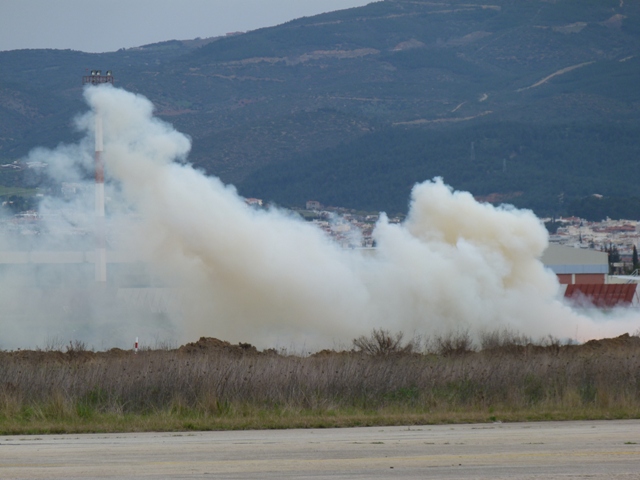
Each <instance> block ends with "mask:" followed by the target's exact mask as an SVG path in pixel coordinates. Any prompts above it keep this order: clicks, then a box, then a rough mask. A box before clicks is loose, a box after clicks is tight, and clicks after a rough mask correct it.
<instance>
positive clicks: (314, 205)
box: [307, 200, 322, 210]
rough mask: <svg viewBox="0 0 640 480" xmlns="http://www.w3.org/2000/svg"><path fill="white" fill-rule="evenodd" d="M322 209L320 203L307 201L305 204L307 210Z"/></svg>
mask: <svg viewBox="0 0 640 480" xmlns="http://www.w3.org/2000/svg"><path fill="white" fill-rule="evenodd" d="M321 208H322V205H321V204H320V202H317V201H315V200H309V201H308V202H307V210H320V209H321Z"/></svg>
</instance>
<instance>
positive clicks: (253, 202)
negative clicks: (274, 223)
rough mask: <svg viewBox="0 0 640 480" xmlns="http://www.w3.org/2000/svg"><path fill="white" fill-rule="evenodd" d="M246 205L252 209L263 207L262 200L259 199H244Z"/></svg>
mask: <svg viewBox="0 0 640 480" xmlns="http://www.w3.org/2000/svg"><path fill="white" fill-rule="evenodd" d="M244 201H245V203H246V204H247V205H249V206H251V207H261V206H262V200H261V199H259V198H245V199H244Z"/></svg>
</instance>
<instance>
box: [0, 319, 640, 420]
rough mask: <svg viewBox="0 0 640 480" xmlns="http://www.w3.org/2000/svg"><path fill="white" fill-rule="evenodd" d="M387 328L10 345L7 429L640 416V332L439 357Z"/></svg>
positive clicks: (2, 415)
mask: <svg viewBox="0 0 640 480" xmlns="http://www.w3.org/2000/svg"><path fill="white" fill-rule="evenodd" d="M374 333H375V332H374ZM378 333H380V332H378ZM382 333H383V334H386V335H388V332H382ZM383 337H384V335H383V336H382V337H380V336H379V335H378V337H377V338H376V337H375V335H374V336H372V337H371V338H370V340H372V341H374V342H378V341H380V340H382V344H383V346H384V345H386V346H387V347H388V348H387V349H386V350H384V351H382V352H381V351H379V349H378V350H376V349H375V348H372V349H370V350H367V349H366V348H362V347H363V346H365V345H366V340H367V339H366V337H360V339H356V340H357V341H359V342H360V343H359V345H360V348H357V347H358V343H356V341H354V345H355V347H356V348H355V349H354V351H350V352H327V351H323V352H319V353H318V354H315V355H311V356H308V357H301V356H287V355H281V354H277V353H275V352H274V351H268V352H266V353H260V352H257V351H256V350H255V349H252V348H246V347H238V348H230V349H208V350H207V349H205V350H202V351H200V352H195V353H194V352H191V353H188V352H186V351H184V350H146V351H141V352H139V353H138V354H133V353H132V352H124V351H111V352H98V353H94V352H87V351H85V350H84V349H83V346H82V345H81V344H79V343H75V344H74V343H71V344H70V346H69V347H67V350H66V352H61V351H53V352H52V351H37V352H0V432H2V431H5V432H9V431H17V430H15V429H16V428H18V427H20V426H21V427H20V428H23V431H28V430H29V428H30V425H31V426H33V425H36V424H38V422H57V424H58V425H63V424H65V422H66V423H70V424H76V425H82V424H86V425H92V422H94V423H93V424H95V422H98V423H100V422H102V423H104V422H105V419H106V418H110V419H111V420H110V422H111V423H113V422H115V423H116V424H118V425H121V423H119V422H121V420H122V419H123V418H125V417H128V418H131V417H132V416H133V417H136V418H137V419H138V420H136V422H138V423H137V424H138V425H139V424H140V419H141V418H147V419H148V418H151V417H153V416H156V417H163V418H166V419H171V418H172V419H176V418H177V419H185V418H187V419H188V418H192V419H198V422H204V423H202V424H201V426H202V425H205V424H206V425H209V427H208V428H213V427H212V426H214V425H218V426H219V427H221V426H223V425H231V423H230V422H231V420H232V419H235V420H234V421H235V422H236V427H237V428H246V427H251V426H254V427H255V426H265V425H266V426H268V425H271V424H269V423H268V422H267V423H265V422H264V419H265V418H266V417H268V416H271V417H274V416H275V417H278V418H280V419H282V418H289V420H290V421H289V423H287V422H284V423H282V422H280V423H279V422H277V421H276V422H275V423H273V422H272V423H273V425H271V426H274V425H275V426H284V425H289V424H292V425H298V426H299V425H300V423H299V421H300V418H301V417H300V415H302V416H309V415H311V416H316V417H318V418H320V417H322V418H325V419H329V420H326V426H330V425H337V424H340V422H338V421H337V420H336V417H337V416H339V417H342V418H346V417H349V416H350V415H351V416H352V417H353V418H359V417H358V416H362V415H369V417H370V418H371V416H372V415H373V416H376V415H378V416H381V415H382V414H383V413H384V415H386V416H387V421H388V419H389V418H396V420H394V422H399V423H403V420H402V418H405V420H404V421H407V420H406V419H407V418H414V417H415V416H416V415H418V416H419V418H420V419H421V421H422V422H425V421H430V419H440V420H441V421H444V420H446V418H447V414H450V415H453V416H452V417H450V418H454V417H455V418H458V419H459V420H460V419H462V420H476V421H477V420H489V419H497V418H498V417H499V416H500V415H502V416H503V417H504V418H505V419H507V418H512V419H526V418H552V417H553V418H582V417H594V416H596V417H598V418H606V417H607V416H615V417H637V416H640V346H639V345H638V343H639V342H640V339H637V338H634V337H627V340H634V339H636V340H638V341H639V342H635V341H626V342H618V343H619V344H617V345H613V346H612V345H609V346H605V347H602V346H601V347H598V346H597V345H585V346H578V345H560V344H558V343H553V342H551V343H550V344H549V345H547V346H541V345H533V344H531V343H529V344H523V343H524V341H522V338H521V337H515V338H511V340H512V341H507V339H506V338H507V337H504V335H503V336H502V337H500V336H499V335H498V336H496V334H494V335H493V337H491V336H487V337H484V341H482V343H483V344H485V348H484V349H482V350H481V351H473V348H472V345H471V344H470V343H468V342H467V340H468V338H467V337H465V334H464V332H463V333H462V334H459V335H458V338H453V337H451V336H449V337H443V338H441V339H439V340H437V339H436V340H437V341H434V342H432V343H431V344H432V345H433V346H435V347H434V349H436V350H439V354H435V353H433V352H429V351H426V352H421V353H416V345H417V343H416V342H415V341H412V342H409V343H408V345H411V347H410V348H408V347H407V344H402V342H401V337H398V336H391V340H392V341H395V340H397V342H395V347H394V348H391V347H390V344H389V343H385V342H387V341H388V340H389V339H386V340H385V338H383ZM501 338H502V340H501ZM463 347H464V348H463ZM460 412H465V413H466V414H467V417H464V416H463V417H464V418H461V417H460V416H459V414H460ZM400 414H402V415H400ZM296 415H298V417H296ZM384 415H382V417H384ZM394 415H396V417H394ZM397 415H400V417H397ZM403 415H404V416H403ZM456 415H457V417H456ZM243 418H244V419H245V420H246V421H244V422H243V421H242V419H243ZM249 418H252V419H254V420H255V421H248V420H247V419H249ZM295 418H297V420H295ZM331 418H333V420H330V419H331ZM260 419H262V423H261V421H260ZM185 422H186V423H185ZM207 422H209V423H207ZM212 422H213V423H212ZM215 422H218V423H217V424H216V423H215ZM225 422H226V423H225ZM252 422H253V423H252ZM296 422H298V423H296ZM379 422H380V423H386V421H385V420H384V419H382V418H381V419H380V420H379ZM410 422H413V421H410ZM107 423H108V422H107ZM134 423H135V422H134ZM143 423H144V422H143ZM347 423H349V422H347ZM100 424H101V423H100ZM187 424H189V422H187V421H183V422H182V423H180V422H178V424H177V425H178V427H179V426H180V425H182V426H183V427H185V425H187ZM303 424H304V422H303ZM154 425H155V424H154ZM171 425H173V423H171ZM191 425H200V424H199V423H197V422H196V423H191ZM87 428H89V427H87ZM92 428H94V429H98V430H103V429H107V430H108V428H107V427H106V426H103V427H92ZM136 428H141V429H145V427H136ZM147 428H149V429H163V428H161V427H158V426H155V427H152V426H148V427H147ZM194 428H196V427H194ZM197 428H200V427H197ZM116 429H117V430H121V429H126V427H123V426H122V425H121V426H120V427H118V428H116Z"/></svg>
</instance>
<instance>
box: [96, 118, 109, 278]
mask: <svg viewBox="0 0 640 480" xmlns="http://www.w3.org/2000/svg"><path fill="white" fill-rule="evenodd" d="M95 137H96V201H95V205H96V212H95V213H96V254H95V255H96V257H95V270H96V282H106V281H107V250H106V241H105V219H104V160H103V158H102V152H103V141H102V116H101V115H100V112H96V128H95Z"/></svg>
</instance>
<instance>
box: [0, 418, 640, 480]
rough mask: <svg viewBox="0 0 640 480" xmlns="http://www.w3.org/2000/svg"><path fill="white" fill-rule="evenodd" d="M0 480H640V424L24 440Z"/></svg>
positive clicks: (5, 452) (11, 446) (2, 459)
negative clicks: (70, 479)
mask: <svg viewBox="0 0 640 480" xmlns="http://www.w3.org/2000/svg"><path fill="white" fill-rule="evenodd" d="M0 478H2V479H25V478H29V479H44V478H46V479H62V478H65V479H66V478H83V479H96V478H154V479H165V478H166V479H180V478H216V479H282V478H296V479H306V478H309V479H354V478H355V479H358V478H362V479H365V478H366V479H396V478H401V479H424V478H443V479H515V478H518V479H541V478H542V479H547V478H549V479H550V478H554V479H557V478H561V479H576V478H589V479H605V478H606V479H640V421H636V420H629V421H604V422H543V423H514V424H499V423H495V424H477V425H453V426H449V425H439V426H423V427H413V426H412V427H410V428H408V427H368V428H345V429H330V430H278V431H240V432H202V433H200V432H196V433H186V432H177V433H133V434H97V435H38V436H22V435H18V436H11V437H0Z"/></svg>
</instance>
